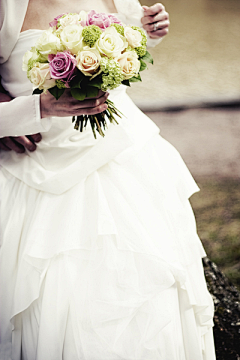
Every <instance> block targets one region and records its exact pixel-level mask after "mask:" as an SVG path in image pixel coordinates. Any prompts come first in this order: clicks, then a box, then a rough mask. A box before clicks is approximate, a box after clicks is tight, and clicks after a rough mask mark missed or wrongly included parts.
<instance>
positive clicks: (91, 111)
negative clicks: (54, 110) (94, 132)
mask: <svg viewBox="0 0 240 360" xmlns="http://www.w3.org/2000/svg"><path fill="white" fill-rule="evenodd" d="M107 108H108V106H107V104H102V105H99V106H96V107H94V108H85V109H84V108H81V109H79V112H78V111H76V113H75V114H74V115H83V114H85V115H95V114H99V113H101V112H103V111H105V110H107Z"/></svg>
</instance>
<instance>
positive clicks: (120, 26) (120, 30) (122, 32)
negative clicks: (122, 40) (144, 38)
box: [111, 24, 124, 36]
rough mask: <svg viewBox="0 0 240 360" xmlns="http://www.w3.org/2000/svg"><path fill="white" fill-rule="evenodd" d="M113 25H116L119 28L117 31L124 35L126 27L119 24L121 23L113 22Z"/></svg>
mask: <svg viewBox="0 0 240 360" xmlns="http://www.w3.org/2000/svg"><path fill="white" fill-rule="evenodd" d="M111 26H114V27H115V29H116V30H117V32H118V33H119V34H120V35H122V36H124V27H123V26H122V25H119V24H111Z"/></svg>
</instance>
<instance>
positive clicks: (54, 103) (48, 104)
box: [40, 90, 109, 118]
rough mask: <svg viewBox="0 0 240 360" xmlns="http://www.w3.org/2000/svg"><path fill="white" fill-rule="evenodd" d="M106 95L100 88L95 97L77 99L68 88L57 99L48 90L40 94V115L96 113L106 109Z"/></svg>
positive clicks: (61, 115)
mask: <svg viewBox="0 0 240 360" xmlns="http://www.w3.org/2000/svg"><path fill="white" fill-rule="evenodd" d="M108 95H109V94H108V93H105V92H103V91H101V90H100V91H99V93H98V96H97V97H96V98H86V99H85V100H83V101H79V100H76V99H74V98H73V97H72V95H71V92H70V90H65V92H64V94H63V95H62V96H61V97H60V99H59V100H56V99H55V98H54V96H52V95H51V94H50V93H49V92H47V93H46V94H44V93H42V94H41V95H40V103H41V117H42V118H45V117H50V116H60V117H64V116H80V115H94V114H98V113H100V112H103V111H104V110H106V109H107V104H104V103H105V101H106V100H107V98H108Z"/></svg>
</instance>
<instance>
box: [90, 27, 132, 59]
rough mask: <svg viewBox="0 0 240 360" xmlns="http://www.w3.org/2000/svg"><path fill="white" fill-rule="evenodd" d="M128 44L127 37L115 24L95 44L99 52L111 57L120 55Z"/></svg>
mask: <svg viewBox="0 0 240 360" xmlns="http://www.w3.org/2000/svg"><path fill="white" fill-rule="evenodd" d="M127 46H128V43H127V41H126V39H125V38H124V37H123V36H122V35H120V34H119V33H118V32H117V30H116V29H115V28H114V27H113V26H110V27H108V28H107V29H106V30H105V31H104V32H103V33H102V35H101V36H100V38H99V39H98V40H97V42H96V44H95V47H96V48H97V49H98V50H99V52H100V53H101V54H104V55H106V56H108V57H109V58H110V57H112V58H117V57H119V56H120V54H121V52H122V51H123V50H124V49H126V47H127Z"/></svg>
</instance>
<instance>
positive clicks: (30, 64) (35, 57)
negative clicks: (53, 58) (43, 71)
mask: <svg viewBox="0 0 240 360" xmlns="http://www.w3.org/2000/svg"><path fill="white" fill-rule="evenodd" d="M31 52H32V57H31V59H29V60H28V63H27V67H28V69H27V71H28V72H29V71H30V70H31V69H32V68H33V67H34V66H35V64H36V63H38V62H39V63H46V62H47V58H46V57H44V56H43V55H42V54H40V52H39V51H38V50H37V49H36V48H35V47H32V48H31Z"/></svg>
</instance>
